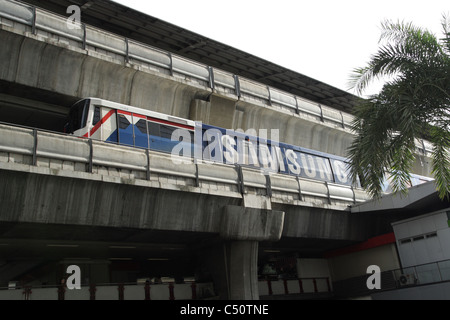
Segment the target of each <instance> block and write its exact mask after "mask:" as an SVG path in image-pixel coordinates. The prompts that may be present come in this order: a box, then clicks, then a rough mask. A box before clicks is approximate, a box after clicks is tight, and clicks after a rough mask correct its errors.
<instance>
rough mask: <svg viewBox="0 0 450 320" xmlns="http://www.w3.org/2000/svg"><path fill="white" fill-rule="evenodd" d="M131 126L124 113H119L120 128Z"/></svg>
mask: <svg viewBox="0 0 450 320" xmlns="http://www.w3.org/2000/svg"><path fill="white" fill-rule="evenodd" d="M129 126H130V121H128V119H127V118H126V117H125V116H124V115H123V114H120V115H119V128H120V129H126V128H128V127H129Z"/></svg>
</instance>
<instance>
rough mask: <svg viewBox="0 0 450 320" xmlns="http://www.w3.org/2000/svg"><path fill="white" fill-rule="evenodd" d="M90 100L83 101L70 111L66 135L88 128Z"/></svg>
mask: <svg viewBox="0 0 450 320" xmlns="http://www.w3.org/2000/svg"><path fill="white" fill-rule="evenodd" d="M89 104H90V100H89V99H86V100H81V101H79V102H77V103H76V104H74V105H73V106H72V108H71V109H70V113H69V121H68V123H67V124H66V133H74V132H75V131H77V130H80V129H81V128H84V127H85V126H86V122H87V117H88V111H89Z"/></svg>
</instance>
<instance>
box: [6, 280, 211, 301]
mask: <svg viewBox="0 0 450 320" xmlns="http://www.w3.org/2000/svg"><path fill="white" fill-rule="evenodd" d="M213 296H214V287H213V284H212V283H196V282H186V283H173V282H168V283H162V284H153V283H151V284H150V283H143V284H136V283H115V284H101V285H95V284H92V285H82V286H81V289H72V290H69V289H68V288H67V287H66V286H65V285H60V286H17V287H16V286H11V287H8V288H0V300H197V299H205V298H211V297H213Z"/></svg>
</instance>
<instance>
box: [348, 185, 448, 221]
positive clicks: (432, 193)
mask: <svg viewBox="0 0 450 320" xmlns="http://www.w3.org/2000/svg"><path fill="white" fill-rule="evenodd" d="M445 208H450V201H449V200H448V199H445V200H440V199H439V196H438V192H437V187H436V182H435V181H430V182H426V183H423V184H419V185H417V186H414V187H411V188H409V190H408V194H406V195H403V194H401V193H398V194H397V193H390V194H387V195H385V196H382V197H381V198H380V199H372V200H369V201H366V202H363V203H360V204H357V205H354V206H352V207H351V209H350V210H351V212H352V213H375V212H391V213H392V212H395V211H398V212H405V213H407V214H408V215H409V216H414V215H416V214H424V213H428V212H433V211H437V210H440V209H445Z"/></svg>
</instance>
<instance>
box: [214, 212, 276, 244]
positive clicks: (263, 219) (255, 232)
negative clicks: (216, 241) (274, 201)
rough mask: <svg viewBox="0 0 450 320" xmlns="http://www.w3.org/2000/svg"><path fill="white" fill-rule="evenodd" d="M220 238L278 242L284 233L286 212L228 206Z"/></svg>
mask: <svg viewBox="0 0 450 320" xmlns="http://www.w3.org/2000/svg"><path fill="white" fill-rule="evenodd" d="M222 214H223V216H222V222H221V226H220V236H221V237H222V238H224V239H236V240H253V241H278V240H279V239H280V237H281V233H282V231H283V222H284V212H282V211H275V210H263V209H255V208H245V207H241V206H231V205H227V206H225V207H224V210H223V213H222Z"/></svg>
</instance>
